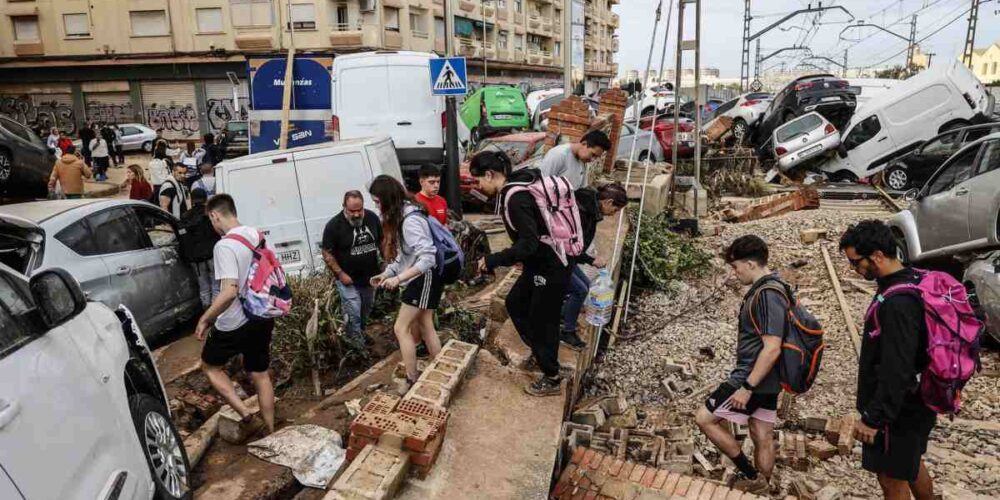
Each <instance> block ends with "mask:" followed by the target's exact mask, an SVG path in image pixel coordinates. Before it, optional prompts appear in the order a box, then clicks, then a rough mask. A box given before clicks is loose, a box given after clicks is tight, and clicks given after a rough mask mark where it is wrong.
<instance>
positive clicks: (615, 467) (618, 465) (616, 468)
mask: <svg viewBox="0 0 1000 500" xmlns="http://www.w3.org/2000/svg"><path fill="white" fill-rule="evenodd" d="M624 465H625V461H624V460H622V459H620V458H616V459H615V461H614V462H612V463H611V468H610V469H608V475H610V476H611V477H617V476H618V473H619V472H621V470H622V466H624Z"/></svg>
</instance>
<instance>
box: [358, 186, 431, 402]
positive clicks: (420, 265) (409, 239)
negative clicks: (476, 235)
mask: <svg viewBox="0 0 1000 500" xmlns="http://www.w3.org/2000/svg"><path fill="white" fill-rule="evenodd" d="M368 191H369V192H370V193H371V195H372V198H373V199H374V200H375V205H376V206H378V208H379V211H380V212H381V219H382V235H383V236H382V256H383V258H385V260H386V261H387V262H389V265H388V266H386V268H385V271H383V272H382V273H381V274H378V275H376V276H374V277H372V279H371V284H372V286H377V287H380V288H385V289H389V290H393V289H395V288H397V287H403V300H402V301H403V303H402V305H401V306H400V308H399V314H398V315H397V316H396V324H395V325H394V326H393V330H394V331H395V333H396V340H397V341H398V342H399V351H400V353H401V354H402V356H403V364H404V365H405V366H406V379H407V386H410V385H413V383H414V382H416V381H417V376H418V375H419V373H417V341H418V340H420V339H423V341H424V344H425V345H426V346H427V351H428V352H429V353H430V355H431V357H433V356H436V355H437V353H438V352H439V351H441V341H440V340H439V339H438V335H437V330H435V329H434V310H435V309H437V306H438V303H439V302H440V301H441V293H442V291H443V290H444V284H443V283H442V281H441V278H440V277H439V276H437V274H436V273H435V270H434V267H435V260H434V256H435V252H436V249H435V246H434V240H433V238H432V236H431V227H430V224H429V223H428V221H427V215H426V214H425V213H424V212H423V210H422V208H421V207H420V205H417V204H416V203H414V202H413V201H412V200H410V197H409V195H408V194H407V193H406V189H404V188H403V185H402V184H400V183H399V181H397V180H396V179H393V178H392V177H389V176H388V175H380V176H378V177H376V178H375V180H374V181H372V184H371V187H370V188H369V189H368ZM418 331H419V336H418V335H417V332H418ZM411 332H412V333H411ZM417 337H419V338H417Z"/></svg>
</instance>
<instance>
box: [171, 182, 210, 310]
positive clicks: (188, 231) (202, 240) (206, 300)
mask: <svg viewBox="0 0 1000 500" xmlns="http://www.w3.org/2000/svg"><path fill="white" fill-rule="evenodd" d="M207 202H208V194H207V193H205V191H204V190H202V189H195V190H193V191H191V208H190V209H188V210H187V211H186V212H184V213H183V214H181V219H180V225H179V229H178V231H177V235H178V239H179V240H180V248H181V253H182V255H184V260H186V261H188V262H190V263H191V264H192V266H193V267H194V274H195V275H196V276H198V291H199V292H200V295H201V307H203V308H206V309H207V308H208V306H210V305H211V304H212V300H213V299H215V296H216V295H218V294H219V286H218V282H217V281H216V280H215V276H214V275H215V273H214V272H213V267H214V265H213V263H212V255H213V253H214V248H215V244H216V243H217V242H218V241H219V234H218V233H216V232H215V228H214V227H212V221H211V220H210V219H209V218H208V214H207V213H205V203H207Z"/></svg>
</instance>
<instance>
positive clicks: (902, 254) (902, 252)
mask: <svg viewBox="0 0 1000 500" xmlns="http://www.w3.org/2000/svg"><path fill="white" fill-rule="evenodd" d="M892 236H893V237H894V239H895V240H896V250H897V251H898V253H899V259H900V260H902V261H903V262H904V263H909V262H910V247H909V245H907V243H906V237H905V236H903V235H902V234H900V233H899V232H898V231H897V230H895V229H894V230H893V231H892Z"/></svg>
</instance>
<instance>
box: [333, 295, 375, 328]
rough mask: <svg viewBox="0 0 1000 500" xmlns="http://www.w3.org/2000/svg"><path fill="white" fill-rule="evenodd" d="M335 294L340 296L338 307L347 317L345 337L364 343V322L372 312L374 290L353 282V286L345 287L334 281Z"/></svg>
mask: <svg viewBox="0 0 1000 500" xmlns="http://www.w3.org/2000/svg"><path fill="white" fill-rule="evenodd" d="M336 283H337V293H338V294H339V295H340V305H341V306H342V307H343V308H344V315H345V316H347V324H346V326H345V328H346V330H347V335H348V336H349V337H350V338H352V339H354V340H356V341H358V342H362V343H363V342H364V339H365V336H364V333H363V332H364V328H365V320H367V319H368V315H369V314H370V313H371V312H372V306H374V305H375V289H374V288H372V287H371V286H369V285H367V284H365V285H362V284H360V283H357V282H355V283H354V284H353V285H345V284H343V283H341V282H340V280H337V281H336Z"/></svg>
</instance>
